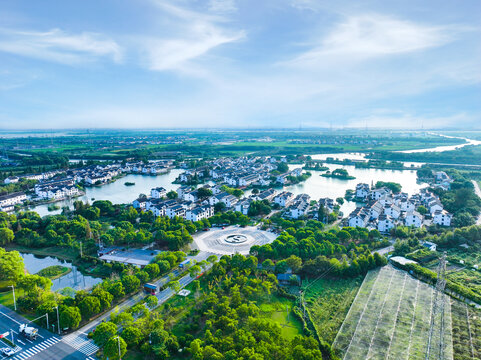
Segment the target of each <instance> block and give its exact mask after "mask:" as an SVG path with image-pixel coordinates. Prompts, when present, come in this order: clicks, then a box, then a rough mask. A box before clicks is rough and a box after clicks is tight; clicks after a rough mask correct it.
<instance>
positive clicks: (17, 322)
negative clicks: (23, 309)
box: [0, 311, 21, 325]
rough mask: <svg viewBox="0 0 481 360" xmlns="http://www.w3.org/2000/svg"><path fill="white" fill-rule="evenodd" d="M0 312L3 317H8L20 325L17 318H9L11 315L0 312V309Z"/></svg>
mask: <svg viewBox="0 0 481 360" xmlns="http://www.w3.org/2000/svg"><path fill="white" fill-rule="evenodd" d="M0 314H2V315H3V316H5V317H8V318H9V319H10V320H12V321H14V322H16V323H17V324H18V325H21V324H20V323H19V322H18V321H17V320H15V319H14V318H11V317H10V316H8V315H7V314H5V313H3V312H1V311H0Z"/></svg>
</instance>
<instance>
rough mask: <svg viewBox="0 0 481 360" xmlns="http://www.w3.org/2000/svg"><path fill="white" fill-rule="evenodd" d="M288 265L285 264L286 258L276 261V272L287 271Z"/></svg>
mask: <svg viewBox="0 0 481 360" xmlns="http://www.w3.org/2000/svg"><path fill="white" fill-rule="evenodd" d="M288 268H289V265H288V264H287V261H286V260H279V261H278V262H276V273H278V274H283V273H285V272H286V271H287V269H288Z"/></svg>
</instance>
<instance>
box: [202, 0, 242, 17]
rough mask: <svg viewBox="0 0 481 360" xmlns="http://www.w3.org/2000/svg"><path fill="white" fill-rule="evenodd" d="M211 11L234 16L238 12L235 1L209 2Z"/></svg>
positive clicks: (212, 0)
mask: <svg viewBox="0 0 481 360" xmlns="http://www.w3.org/2000/svg"><path fill="white" fill-rule="evenodd" d="M209 11H211V12H213V13H216V14H232V13H234V12H236V11H237V5H236V2H235V0H209Z"/></svg>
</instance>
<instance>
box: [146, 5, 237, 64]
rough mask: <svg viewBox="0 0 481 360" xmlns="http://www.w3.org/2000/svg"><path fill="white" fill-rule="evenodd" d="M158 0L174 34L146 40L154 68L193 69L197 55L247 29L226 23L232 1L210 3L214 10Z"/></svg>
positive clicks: (234, 39)
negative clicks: (199, 10)
mask: <svg viewBox="0 0 481 360" xmlns="http://www.w3.org/2000/svg"><path fill="white" fill-rule="evenodd" d="M154 4H156V5H157V7H158V8H159V9H160V10H161V11H162V12H163V14H164V15H166V17H168V24H169V28H170V29H169V31H170V32H172V34H169V35H168V36H163V37H158V38H157V37H150V38H149V39H147V40H145V45H146V51H147V54H148V60H149V68H150V69H151V70H158V71H165V70H179V71H183V72H189V73H192V72H194V71H195V70H196V68H197V67H196V65H195V64H194V63H193V61H194V60H195V59H198V58H201V57H202V56H203V55H206V54H208V53H209V52H210V51H211V50H213V49H215V48H217V47H219V46H221V45H224V44H228V43H232V42H235V41H239V40H241V39H243V38H244V37H245V32H244V31H243V30H231V29H228V28H226V27H225V26H223V25H222V24H223V23H225V22H227V18H226V17H225V16H224V15H225V12H226V11H227V10H229V9H230V10H232V8H231V6H230V5H229V6H227V7H221V6H220V4H216V2H215V1H214V2H211V3H210V9H211V10H212V12H198V11H194V10H190V9H186V8H183V7H180V6H175V5H172V4H170V3H168V2H164V1H161V2H159V1H155V2H154ZM228 4H231V3H230V2H228Z"/></svg>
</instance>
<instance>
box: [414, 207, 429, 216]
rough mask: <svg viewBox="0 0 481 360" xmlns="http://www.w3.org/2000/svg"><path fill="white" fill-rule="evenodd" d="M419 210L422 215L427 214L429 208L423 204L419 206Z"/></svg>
mask: <svg viewBox="0 0 481 360" xmlns="http://www.w3.org/2000/svg"><path fill="white" fill-rule="evenodd" d="M417 211H418V213H420V214H421V215H426V214H427V213H428V209H426V207H425V206H423V205H420V206H418V208H417Z"/></svg>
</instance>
